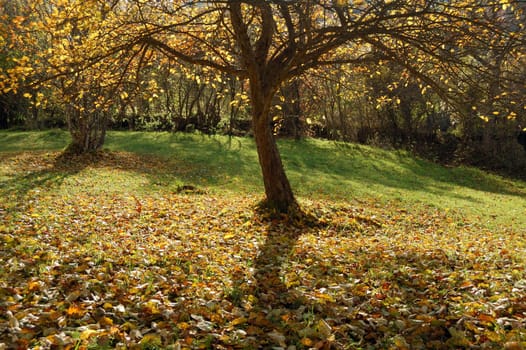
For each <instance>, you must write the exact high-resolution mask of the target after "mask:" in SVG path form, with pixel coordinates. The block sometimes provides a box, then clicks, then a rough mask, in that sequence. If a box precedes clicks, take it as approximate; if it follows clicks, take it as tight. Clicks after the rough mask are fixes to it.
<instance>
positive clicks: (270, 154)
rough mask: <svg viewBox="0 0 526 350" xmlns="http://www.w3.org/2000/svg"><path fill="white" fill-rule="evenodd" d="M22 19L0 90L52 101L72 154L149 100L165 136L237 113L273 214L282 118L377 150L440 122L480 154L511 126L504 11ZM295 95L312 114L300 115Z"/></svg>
mask: <svg viewBox="0 0 526 350" xmlns="http://www.w3.org/2000/svg"><path fill="white" fill-rule="evenodd" d="M32 6H34V7H33V9H34V11H31V14H28V15H27V16H26V17H24V21H19V20H17V21H18V22H19V23H18V27H17V26H15V25H14V24H17V23H14V22H16V21H13V20H11V28H17V30H13V31H12V33H10V35H13V36H16V37H17V39H18V38H20V39H22V40H21V42H23V43H24V45H23V46H24V50H25V51H28V52H31V55H32V57H35V59H26V60H20V59H19V60H18V61H17V62H16V64H17V69H16V71H13V70H10V69H4V76H6V77H7V76H9V77H10V79H9V81H10V82H12V84H11V85H9V86H8V85H6V84H5V83H4V86H3V91H6V90H8V89H11V90H12V91H14V90H15V89H17V87H19V86H22V85H24V84H22V85H21V84H20V83H26V85H27V83H29V85H30V86H33V87H36V86H39V87H40V86H44V87H45V88H46V89H49V90H52V91H53V92H54V93H55V94H57V93H58V95H59V96H61V99H60V100H61V102H64V103H65V106H64V108H63V110H64V111H65V112H66V114H67V116H68V120H69V126H70V130H72V135H73V136H74V143H75V144H76V146H75V147H74V148H75V149H77V150H79V151H86V150H91V149H97V148H98V147H100V145H101V144H102V141H103V136H104V128H105V125H106V124H107V122H108V118H109V117H110V116H111V115H112V114H114V115H120V116H121V117H122V116H125V115H126V114H127V113H126V111H129V110H133V109H134V108H135V111H136V112H137V113H139V114H142V113H144V111H145V110H151V109H152V106H156V108H157V109H158V110H159V108H160V107H161V106H162V103H161V102H160V101H161V100H162V101H163V103H164V108H162V109H160V110H161V111H162V113H161V116H160V117H162V118H165V119H166V123H168V124H169V123H171V126H170V127H167V128H171V129H181V128H180V127H179V126H178V125H179V122H178V121H177V120H180V119H181V118H183V114H184V113H186V115H185V118H183V119H187V120H189V119H192V118H193V120H192V123H187V125H189V124H204V125H209V126H207V128H208V129H211V128H217V125H219V119H220V117H221V114H223V115H228V114H230V123H229V129H230V131H232V129H233V123H232V121H233V120H234V119H235V118H234V116H235V115H236V114H237V113H238V112H241V111H242V109H244V110H245V111H246V112H247V113H250V119H251V123H252V127H253V131H254V138H255V141H256V144H257V149H258V154H259V162H260V165H261V168H262V173H263V179H264V185H265V192H266V197H267V201H268V203H269V204H270V205H271V206H272V207H275V208H277V209H278V210H279V211H281V212H287V211H288V210H289V209H290V208H292V207H295V200H294V196H293V193H292V190H291V188H290V184H289V183H288V180H287V177H286V175H285V172H284V170H283V166H282V163H281V159H280V155H279V151H278V148H277V145H276V142H275V133H276V132H279V124H281V127H282V128H283V130H285V129H291V128H292V129H301V126H300V127H298V125H300V124H301V123H298V121H300V122H301V120H302V118H300V117H299V116H298V118H296V117H293V118H292V119H291V118H290V116H296V115H297V114H298V112H300V111H305V113H308V112H313V113H315V114H313V115H306V116H304V118H303V119H304V120H305V124H309V123H308V121H309V120H310V121H311V124H314V125H319V126H320V128H319V129H320V131H323V130H325V131H323V132H324V134H325V135H326V136H330V137H338V138H343V139H349V140H353V138H354V139H356V140H362V141H370V140H372V139H375V138H379V139H382V138H384V133H385V132H386V131H388V134H387V136H388V138H391V139H392V143H393V144H411V143H413V142H420V140H419V137H420V136H418V134H419V133H421V131H422V130H426V129H427V130H429V132H430V133H431V135H435V136H437V135H438V131H440V132H443V131H446V130H447V129H448V126H450V125H451V124H452V123H455V124H456V125H461V126H462V128H461V129H458V130H461V132H462V136H464V137H467V135H468V134H469V133H468V132H467V131H466V130H468V129H469V130H470V131H471V130H476V129H477V128H479V124H480V125H481V126H482V125H484V127H483V128H481V130H483V133H482V135H481V136H480V137H481V141H480V142H481V144H485V143H488V144H490V143H491V140H493V139H494V138H495V137H494V135H496V131H495V130H498V129H499V130H500V128H501V127H500V126H497V125H502V124H506V121H507V120H513V119H516V118H522V117H521V114H523V113H524V102H522V101H523V100H521V99H519V98H517V97H518V96H523V95H522V94H523V93H524V83H523V81H524V80H520V79H518V78H517V77H519V76H520V74H524V68H523V67H524V65H523V64H522V63H523V62H524V47H525V45H524V37H523V35H524V14H523V10H524V9H523V7H521V6H520V2H518V1H505V2H503V1H455V2H442V1H421V2H408V1H402V0H380V1H352V2H350V1H349V2H347V1H329V0H318V1H308V2H290V1H284V0H273V1H251V0H246V1H238V0H232V1H206V2H203V1H163V0H160V1H138V0H127V1H125V0H114V1H111V2H99V1H95V0H92V1H83V2H79V1H76V0H41V1H39V2H36V3H35V5H32ZM522 6H523V5H522ZM35 13H36V14H38V15H37V16H35V15H34V14H35ZM26 22H27V23H26ZM22 29H25V30H22ZM29 29H30V30H29ZM36 38H39V39H40V40H36ZM39 45H40V46H39ZM42 45H43V46H42ZM42 47H46V48H47V49H46V50H40V49H41V48H42ZM26 48H27V49H26ZM36 48H38V49H36ZM23 57H29V55H25V56H23ZM13 62H14V61H13ZM181 62H186V63H185V65H183V64H181ZM188 64H190V65H191V66H193V67H195V66H201V67H204V68H199V70H193V68H191V67H189V66H188ZM334 64H337V65H338V66H337V67H338V68H329V67H334ZM188 70H189V71H190V72H192V73H187V72H188ZM214 72H215V73H214ZM310 73H314V74H315V75H309V74H310ZM192 75H193V77H191V76H192ZM316 76H317V77H316ZM327 76H328V77H327ZM15 77H18V78H15ZM236 79H239V80H236ZM298 79H300V80H298ZM7 80H8V79H7V78H6V79H5V81H7ZM300 81H301V82H302V83H301V84H300ZM287 82H290V83H288V85H286V84H287ZM203 83H204V84H203ZM174 86H177V88H174ZM280 89H281V91H280ZM245 91H246V97H248V98H247V99H246V97H245ZM429 91H433V92H432V93H430V92H429ZM175 92H177V93H175ZM279 93H281V96H282V97H283V99H284V101H288V102H289V103H288V104H287V103H286V104H283V101H280V98H279ZM302 93H304V94H309V93H310V94H311V95H312V96H317V98H318V100H319V101H322V102H323V104H322V105H321V106H316V105H315V104H313V103H307V102H305V99H303V101H304V102H303V104H302V102H301V101H302ZM31 96H32V98H33V99H34V98H35V97H34V96H37V100H38V96H40V95H38V91H36V92H34V93H33V94H32V95H31ZM176 96H177V97H176ZM245 99H246V101H247V102H248V101H249V102H250V104H249V105H247V103H243V102H244V101H245ZM439 100H440V101H444V102H443V103H439V102H438V101H439ZM175 106H176V107H175ZM116 111H120V112H119V113H117V112H116ZM137 113H136V114H137ZM445 113H447V116H446V115H444V114H445ZM200 118H201V119H206V121H204V122H201V121H200ZM307 118H308V120H307ZM158 120H159V119H158ZM290 120H295V121H294V122H293V123H292V125H293V126H291V125H287V123H289V121H290ZM501 120H502V121H501ZM176 121H177V122H176ZM163 123H164V124H166V123H165V122H162V123H161V124H163ZM488 123H489V125H491V126H489V127H488ZM277 124H278V125H277ZM296 124H298V125H296ZM448 124H449V125H448ZM277 126H278V127H277ZM506 128H507V127H504V128H503V129H506ZM185 129H186V127H185ZM88 130H89V131H88ZM91 130H97V131H96V132H95V133H94V134H92V132H91ZM491 130H494V131H491ZM474 134H476V133H474ZM474 136H475V138H478V137H479V136H478V135H474ZM470 137H471V136H470Z"/></svg>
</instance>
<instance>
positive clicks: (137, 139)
mask: <svg viewBox="0 0 526 350" xmlns="http://www.w3.org/2000/svg"><path fill="white" fill-rule="evenodd" d="M68 141H69V136H68V134H67V133H66V132H62V131H58V130H51V131H45V132H5V131H4V132H1V133H0V152H21V151H56V150H60V149H63V148H64V147H65V146H66V145H67V142H68ZM105 148H106V149H108V150H111V151H125V152H131V153H133V154H136V155H138V156H141V157H146V158H152V159H153V158H155V159H162V162H161V163H162V165H163V166H162V167H161V168H160V169H157V170H156V169H151V168H148V167H143V168H138V167H137V168H134V167H133V164H131V166H129V168H130V169H128V170H131V171H128V172H126V171H125V170H126V169H121V170H122V171H116V170H115V169H111V168H110V167H106V168H104V170H103V171H102V170H101V169H99V170H97V171H98V172H99V173H100V177H101V179H100V184H101V185H102V186H103V188H105V189H108V188H113V189H114V190H117V189H118V188H120V187H121V188H125V189H127V190H129V191H130V192H132V191H152V190H153V191H163V190H166V189H168V190H174V189H176V188H177V186H180V185H182V184H191V185H194V186H198V187H200V188H206V189H207V190H209V191H219V192H221V191H233V192H238V193H246V194H261V193H262V191H263V189H262V185H261V175H260V169H259V165H258V163H257V154H256V151H255V146H254V142H253V140H252V139H248V138H228V137H224V136H204V135H197V134H180V133H179V134H172V133H145V132H110V133H109V134H108V136H107V141H106V145H105ZM280 149H281V152H282V157H283V160H284V164H285V167H286V170H287V174H288V176H289V178H290V181H291V183H292V186H293V188H294V190H295V192H296V194H297V196H298V197H299V198H305V199H311V198H322V199H331V200H334V201H349V200H366V201H370V200H372V201H376V202H378V203H379V204H380V205H382V204H383V205H389V204H390V203H392V202H394V203H398V204H397V206H400V207H407V208H414V207H415V206H416V207H434V208H437V209H440V210H447V211H449V210H454V211H457V212H458V213H460V214H461V215H462V216H464V217H465V218H466V220H468V221H476V222H479V223H482V224H484V225H485V226H487V227H493V228H498V227H511V228H515V229H521V228H524V227H526V215H525V214H526V209H525V208H526V184H525V183H524V182H521V181H513V180H510V179H506V178H503V177H500V176H496V175H492V174H489V173H486V172H483V171H481V170H478V169H475V168H468V167H457V168H449V167H444V166H440V165H437V164H433V163H430V162H427V161H424V160H421V159H418V158H415V157H412V156H411V155H409V154H407V153H406V152H402V151H387V150H382V149H377V148H372V147H368V146H361V145H353V144H346V143H339V142H329V141H321V140H314V139H307V140H302V141H293V140H281V141H280ZM115 162H117V163H118V162H119V160H115ZM129 162H131V163H133V160H129ZM117 165H118V164H117ZM128 165H130V164H128ZM90 171H93V170H86V172H84V173H79V174H77V175H76V176H92V174H91V173H90ZM101 171H102V172H101ZM0 176H2V175H0ZM4 176H5V175H4ZM41 176H44V177H45V176H52V177H53V176H56V177H58V178H60V177H61V175H60V174H49V173H45V174H41ZM0 179H1V177H0ZM24 181H26V182H28V184H27V186H29V187H31V186H33V185H38V183H39V182H42V181H44V182H45V181H46V179H45V178H42V179H39V178H38V177H37V178H32V176H29V177H27V178H25V179H22V180H21V181H16V186H21V187H24V186H26V185H25V184H24ZM61 181H73V180H71V178H69V177H68V176H64V179H61ZM119 186H120V187H119Z"/></svg>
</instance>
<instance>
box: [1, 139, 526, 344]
mask: <svg viewBox="0 0 526 350" xmlns="http://www.w3.org/2000/svg"><path fill="white" fill-rule="evenodd" d="M68 142H69V136H68V134H67V133H66V132H62V131H47V132H28V133H23V132H16V133H15V132H2V133H0V150H1V152H0V198H1V202H0V218H1V221H0V260H1V261H2V262H3V263H2V265H1V266H0V348H2V349H25V348H31V349H113V348H118V349H168V348H172V349H207V348H214V349H260V348H282V349H312V348H315V349H468V348H469V349H471V348H480V349H503V348H504V349H522V348H524V347H526V331H525V329H526V272H525V266H526V261H525V256H526V254H525V252H526V230H525V227H526V216H525V215H524V214H526V213H525V209H524V208H526V186H525V184H524V183H523V182H520V181H512V180H509V179H506V178H502V177H499V176H494V175H490V174H487V173H485V172H482V171H480V170H476V169H472V168H465V167H460V168H446V167H441V166H438V165H435V164H432V163H429V162H426V161H423V160H420V159H416V158H413V157H411V156H409V155H408V154H407V153H404V152H397V151H385V150H380V149H376V148H372V147H368V146H358V145H353V144H346V143H337V142H328V141H319V140H309V139H307V140H303V141H291V140H289V141H286V140H283V141H281V142H280V144H279V146H280V150H281V152H282V155H283V159H284V162H285V167H286V169H287V172H288V174H289V176H290V178H291V183H292V185H293V187H294V188H295V189H296V192H297V194H298V200H299V202H300V204H301V206H302V208H303V210H304V213H303V215H301V216H295V217H291V216H287V215H283V214H281V215H272V213H269V212H267V211H264V210H261V209H259V208H258V206H257V203H258V201H259V200H260V199H262V198H261V197H260V195H261V187H262V185H261V175H260V172H259V168H258V167H257V161H256V159H257V154H256V151H255V147H254V144H253V140H251V139H245V138H228V137H219V136H215V137H204V136H200V135H194V134H170V133H139V132H137V133H130V132H127V133H124V132H121V133H119V132H111V133H109V135H108V137H107V143H106V148H107V149H106V150H104V151H102V152H98V153H93V154H85V155H78V156H72V155H66V154H64V153H62V152H61V150H62V149H63V148H64V147H65V146H66V145H67V144H68ZM328 154H330V155H331V156H330V157H327V155H328Z"/></svg>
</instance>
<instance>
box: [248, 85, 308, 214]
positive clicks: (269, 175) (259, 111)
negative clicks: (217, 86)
mask: <svg viewBox="0 0 526 350" xmlns="http://www.w3.org/2000/svg"><path fill="white" fill-rule="evenodd" d="M251 83H252V82H251ZM251 95H252V99H251V100H252V121H253V127H254V138H255V141H256V147H257V152H258V158H259V165H260V166H261V171H262V175H263V184H264V186H265V195H266V205H267V206H268V207H269V208H270V209H272V210H276V211H278V212H279V213H293V212H295V211H296V210H297V208H298V204H297V202H296V199H295V198H294V194H293V192H292V187H291V186H290V183H289V180H288V178H287V175H286V174H285V170H284V168H283V163H282V161H281V156H280V153H279V150H278V146H277V144H276V139H275V137H274V133H273V128H272V123H271V118H270V106H271V103H272V97H273V96H274V94H273V93H271V92H270V93H266V94H265V93H262V90H261V89H258V88H257V87H254V85H253V84H251Z"/></svg>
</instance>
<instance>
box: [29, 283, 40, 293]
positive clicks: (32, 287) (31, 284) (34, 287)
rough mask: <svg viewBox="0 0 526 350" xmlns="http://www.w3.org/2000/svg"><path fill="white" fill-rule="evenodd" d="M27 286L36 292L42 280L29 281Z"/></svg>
mask: <svg viewBox="0 0 526 350" xmlns="http://www.w3.org/2000/svg"><path fill="white" fill-rule="evenodd" d="M27 288H28V289H29V291H30V292H35V291H37V290H40V282H39V281H33V282H29V284H28V286H27Z"/></svg>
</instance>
